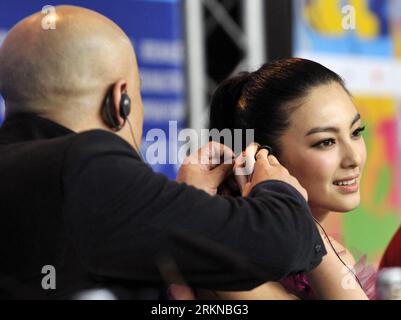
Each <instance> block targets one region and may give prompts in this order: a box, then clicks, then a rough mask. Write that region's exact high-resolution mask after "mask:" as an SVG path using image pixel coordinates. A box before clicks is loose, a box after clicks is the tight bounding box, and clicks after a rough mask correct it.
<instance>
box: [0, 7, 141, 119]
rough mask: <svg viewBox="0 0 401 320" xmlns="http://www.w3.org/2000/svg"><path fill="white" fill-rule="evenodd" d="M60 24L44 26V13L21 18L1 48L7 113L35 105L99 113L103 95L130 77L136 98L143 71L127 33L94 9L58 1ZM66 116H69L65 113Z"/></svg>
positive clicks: (0, 81) (39, 109) (0, 87)
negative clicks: (65, 4)
mask: <svg viewBox="0 0 401 320" xmlns="http://www.w3.org/2000/svg"><path fill="white" fill-rule="evenodd" d="M55 10H56V11H55V16H54V19H55V24H56V29H55V30H52V29H48V30H46V29H44V28H43V27H42V21H43V19H44V18H45V15H44V14H42V13H41V12H39V13H36V14H34V15H32V16H30V17H28V18H26V19H24V20H22V21H21V22H19V23H18V24H17V25H16V26H15V27H14V28H13V29H12V30H11V31H10V32H9V34H8V36H7V37H6V39H5V40H4V42H3V45H2V47H1V48H0V91H1V93H2V95H3V97H4V99H5V102H6V114H7V115H8V114H11V113H14V112H23V111H32V112H36V113H38V114H42V115H53V114H57V115H58V117H64V116H65V117H67V118H68V117H70V118H71V117H74V116H73V115H74V114H75V115H76V117H77V118H76V119H69V120H71V121H72V120H74V121H78V120H79V119H78V118H80V117H81V118H82V116H83V115H94V114H100V110H99V107H100V106H101V104H102V102H103V100H104V97H105V95H106V94H107V92H108V90H109V89H110V87H111V86H112V85H113V84H115V83H116V82H117V81H119V80H126V82H127V84H126V87H127V90H128V93H129V94H130V95H131V98H132V99H133V102H134V103H135V102H136V101H135V100H136V99H140V97H139V75H138V69H137V64H136V59H135V53H134V50H133V48H132V45H131V42H130V40H129V38H128V37H127V36H126V35H125V33H124V32H123V31H122V30H121V29H120V28H119V27H118V26H117V25H116V24H115V23H113V22H112V21H111V20H109V19H107V18H106V17H104V16H102V15H100V14H99V13H96V12H94V11H91V10H88V9H84V8H79V7H74V6H59V7H55ZM67 122H68V119H67Z"/></svg>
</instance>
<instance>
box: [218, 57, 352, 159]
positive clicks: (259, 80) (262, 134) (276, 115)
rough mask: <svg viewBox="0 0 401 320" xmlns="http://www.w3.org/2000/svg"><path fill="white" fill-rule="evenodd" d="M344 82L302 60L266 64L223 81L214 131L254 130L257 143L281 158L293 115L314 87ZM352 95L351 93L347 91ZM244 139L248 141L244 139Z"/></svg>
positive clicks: (293, 59) (308, 61)
mask: <svg viewBox="0 0 401 320" xmlns="http://www.w3.org/2000/svg"><path fill="white" fill-rule="evenodd" d="M330 82H336V83H338V84H340V85H341V86H342V87H343V88H344V90H346V91H347V89H346V88H345V84H344V81H343V80H342V79H341V77H340V76H339V75H338V74H336V73H335V72H333V71H331V70H329V69H328V68H326V67H324V66H322V65H321V64H319V63H317V62H314V61H310V60H306V59H300V58H290V59H285V60H277V61H273V62H270V63H266V64H264V65H263V66H262V67H261V68H260V69H259V70H257V71H255V72H252V73H248V72H245V73H240V74H238V75H237V76H234V77H232V78H229V79H227V80H225V81H223V82H222V83H221V84H220V85H219V87H218V88H217V90H216V92H215V93H214V95H213V97H212V103H211V110H210V129H217V130H219V131H221V130H223V129H229V130H231V132H232V136H233V137H234V134H233V130H234V129H243V131H244V130H245V129H254V130H255V131H254V135H255V136H254V137H255V141H256V142H258V143H260V144H267V145H269V146H271V147H272V148H273V152H274V154H275V155H276V156H279V155H280V145H279V142H278V141H279V138H280V136H281V135H282V134H283V133H284V131H285V130H286V129H287V128H288V126H289V119H290V115H291V113H292V112H293V111H294V110H295V109H296V106H297V105H299V104H300V103H301V102H302V98H304V97H306V96H307V94H308V93H309V92H310V90H311V89H312V88H314V87H317V86H320V85H323V84H329V83H330ZM347 92H348V91H347ZM243 140H244V139H243Z"/></svg>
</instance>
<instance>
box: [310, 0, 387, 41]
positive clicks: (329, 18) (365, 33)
mask: <svg viewBox="0 0 401 320" xmlns="http://www.w3.org/2000/svg"><path fill="white" fill-rule="evenodd" d="M348 4H349V5H351V6H352V7H353V9H354V11H355V32H356V33H357V35H358V36H359V37H360V38H365V39H374V38H375V37H377V36H378V35H379V33H380V23H379V19H378V18H377V17H376V16H375V15H374V13H372V12H371V11H370V10H369V8H368V2H367V1H366V0H349V1H348ZM343 5H344V2H342V1H339V0H311V1H307V4H306V6H305V11H304V15H305V19H306V21H308V22H309V24H310V25H311V26H312V27H313V28H314V29H315V30H316V31H317V32H319V33H321V34H324V35H329V36H341V35H343V34H344V33H345V32H346V31H347V30H345V29H344V28H343V23H342V22H343V19H345V16H344V13H343V12H342V6H343Z"/></svg>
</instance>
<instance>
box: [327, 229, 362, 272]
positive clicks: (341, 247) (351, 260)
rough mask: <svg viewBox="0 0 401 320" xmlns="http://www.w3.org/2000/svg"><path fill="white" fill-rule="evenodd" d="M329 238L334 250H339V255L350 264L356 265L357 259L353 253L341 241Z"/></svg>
mask: <svg viewBox="0 0 401 320" xmlns="http://www.w3.org/2000/svg"><path fill="white" fill-rule="evenodd" d="M329 240H330V242H331V244H332V245H333V248H334V250H335V251H336V252H337V254H338V256H339V257H340V258H341V259H342V260H343V261H344V263H346V264H347V265H349V266H354V265H355V263H356V261H355V258H354V256H353V255H352V253H351V252H350V251H349V250H348V249H347V248H346V247H345V246H344V245H343V244H341V243H340V242H339V241H337V240H336V239H334V238H333V237H331V236H329Z"/></svg>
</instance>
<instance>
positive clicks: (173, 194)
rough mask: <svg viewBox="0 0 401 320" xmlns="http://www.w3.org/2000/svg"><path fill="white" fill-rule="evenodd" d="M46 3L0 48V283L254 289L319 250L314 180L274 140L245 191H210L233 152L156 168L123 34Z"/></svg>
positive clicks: (131, 293)
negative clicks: (307, 188)
mask: <svg viewBox="0 0 401 320" xmlns="http://www.w3.org/2000/svg"><path fill="white" fill-rule="evenodd" d="M43 17H44V16H43V15H42V14H41V13H37V14H34V15H32V16H30V17H28V18H26V19H24V20H23V21H21V22H20V23H18V24H17V25H16V26H15V27H14V28H13V29H12V30H11V31H10V33H9V34H8V36H7V38H6V39H5V41H4V43H3V45H2V47H1V48H0V92H1V94H2V95H3V97H4V100H5V103H6V121H5V123H4V125H3V126H2V128H0V154H1V157H0V172H1V177H0V197H1V199H0V214H1V221H0V257H1V261H0V274H1V276H0V288H2V289H3V290H1V289H0V293H3V296H4V297H9V298H10V297H11V298H15V297H24V298H27V297H28V298H68V297H72V296H74V294H77V293H79V292H81V290H84V289H91V288H96V287H102V288H107V289H109V290H111V291H112V292H113V293H115V294H116V295H119V294H122V296H123V297H124V298H127V297H130V298H138V299H139V298H141V299H142V298H145V299H156V298H160V297H163V295H162V292H163V288H164V285H166V284H168V283H170V282H181V281H185V282H186V283H188V284H189V285H193V286H195V287H197V288H206V289H216V290H231V291H233V290H234V291H235V290H247V289H251V288H254V287H256V286H257V285H259V284H262V283H265V282H266V281H269V280H278V279H280V278H282V277H284V276H286V275H288V274H289V273H294V272H300V271H307V270H310V269H312V268H314V267H315V266H317V265H318V264H319V263H320V261H321V259H322V256H323V255H324V254H325V253H326V251H325V248H324V245H323V242H322V239H321V238H320V235H319V233H318V231H317V229H316V227H315V225H314V223H313V221H312V218H311V215H310V213H309V210H308V206H307V203H306V201H305V197H306V194H305V192H304V190H303V188H302V187H301V186H300V185H299V184H298V182H297V181H296V180H295V179H294V178H293V177H291V176H290V175H289V174H288V172H287V171H286V170H285V169H284V168H283V167H281V165H280V164H279V163H278V162H277V160H275V159H274V158H272V157H270V156H269V157H268V154H267V152H266V150H262V151H260V152H258V153H257V161H256V164H255V171H254V174H253V178H252V180H251V181H250V182H249V183H248V184H247V185H246V186H245V188H244V192H243V196H244V197H239V198H230V197H220V196H211V195H210V194H212V195H213V194H214V193H216V190H217V187H218V186H219V185H220V183H221V182H222V181H223V179H224V178H225V176H226V175H227V174H228V172H231V170H232V165H227V164H226V165H219V166H217V167H206V170H205V168H204V167H202V166H200V165H197V164H187V165H185V166H183V167H182V168H181V170H180V173H179V176H178V180H179V182H181V183H177V182H172V181H168V180H167V179H166V178H165V177H163V176H162V175H158V174H155V173H153V172H152V170H151V169H150V168H149V167H148V166H147V165H146V164H145V163H144V162H143V161H142V160H141V159H140V157H139V154H138V151H139V143H140V141H141V135H142V122H143V107H142V102H141V97H140V84H139V75H138V68H137V63H136V59H135V53H134V50H133V48H132V45H131V43H130V41H129V39H128V37H127V36H126V35H125V34H124V32H122V30H121V29H120V28H119V27H118V26H117V25H115V24H114V23H113V22H112V21H110V20H109V19H107V18H105V17H104V16H102V15H100V14H98V13H96V12H93V11H90V10H87V9H83V8H79V7H72V6H60V7H56V14H55V15H54V16H52V17H51V19H53V22H55V23H56V29H55V30H52V29H49V30H45V29H43V28H42V23H41V22H42V19H43ZM127 123H128V124H127ZM129 125H131V126H132V134H131V132H130V128H129V127H130V126H129ZM209 147H212V148H215V150H217V154H218V156H222V155H223V154H225V155H227V154H229V155H230V156H232V153H231V154H230V152H231V150H228V149H227V148H223V147H221V146H219V145H216V144H211V145H210V146H209ZM254 153H255V152H253V153H252V154H251V156H253V154H254ZM267 180H269V181H267ZM182 182H186V183H182ZM188 184H189V185H192V186H188ZM199 189H202V190H199ZM205 191H206V192H205Z"/></svg>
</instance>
